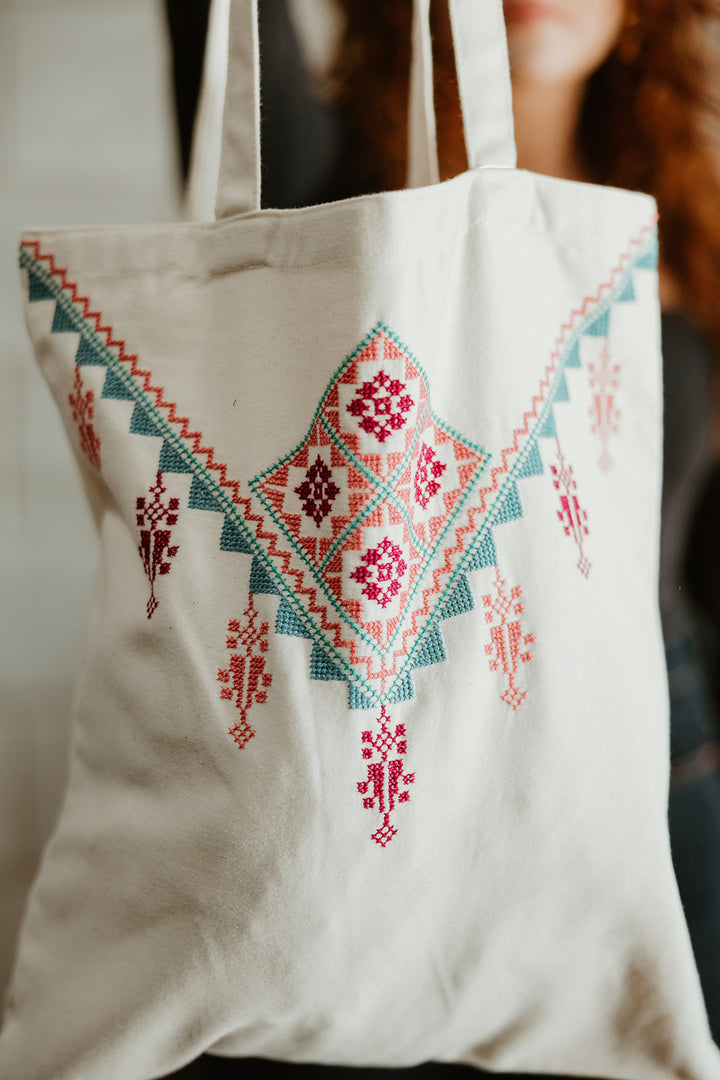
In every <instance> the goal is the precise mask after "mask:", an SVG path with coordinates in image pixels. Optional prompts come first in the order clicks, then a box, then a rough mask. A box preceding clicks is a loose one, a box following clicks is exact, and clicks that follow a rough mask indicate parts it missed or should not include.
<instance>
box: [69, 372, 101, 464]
mask: <svg viewBox="0 0 720 1080" xmlns="http://www.w3.org/2000/svg"><path fill="white" fill-rule="evenodd" d="M73 390H74V391H75V393H74V394H68V401H69V402H70V406H71V408H72V415H73V420H74V421H75V422H76V424H77V427H78V434H79V435H80V445H81V446H82V448H83V450H84V451H85V454H86V455H87V457H88V460H89V461H90V464H91V465H94V466H95V468H96V469H99V468H100V467H101V462H100V439H99V438H98V436H97V435H96V434H95V429H94V427H93V425H92V420H93V417H94V415H95V406H94V405H93V398H94V396H95V394H94V391H93V390H88V391H87V392H85V386H84V384H83V380H82V374H81V372H80V368H79V367H77V366H76V367H75V382H74V384H73Z"/></svg>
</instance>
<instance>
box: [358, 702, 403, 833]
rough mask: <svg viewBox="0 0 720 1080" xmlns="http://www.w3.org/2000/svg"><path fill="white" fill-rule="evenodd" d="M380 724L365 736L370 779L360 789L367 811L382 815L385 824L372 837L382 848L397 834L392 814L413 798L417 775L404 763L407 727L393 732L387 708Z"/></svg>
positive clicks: (360, 782)
mask: <svg viewBox="0 0 720 1080" xmlns="http://www.w3.org/2000/svg"><path fill="white" fill-rule="evenodd" d="M377 722H378V724H379V725H380V731H376V732H374V733H373V732H372V731H363V733H362V746H363V751H362V756H363V757H364V758H365V759H366V760H367V762H368V767H367V780H361V781H359V782H358V786H357V788H358V791H359V792H360V794H361V795H362V796H363V806H364V807H365V809H366V810H377V811H378V812H379V813H380V815H381V816H382V824H381V825H380V827H379V828H378V829H377V830H376V831H375V832H374V833H373V834H372V839H373V840H374V841H375V843H376V844H379V845H380V847H386V845H387V844H389V843H390V841H391V840H392V838H393V836H395V835H396V833H397V829H396V828H395V826H394V825H391V823H390V815H391V814H392V813H393V811H394V810H395V807H396V804H397V803H401V802H408V800H409V799H410V792H409V791H407V785H408V784H412V783H414V781H415V773H406V772H405V768H404V765H403V761H402V758H403V756H404V755H405V754H406V753H407V740H406V735H405V725H404V724H396V725H395V730H394V731H393V730H391V727H390V723H391V717H390V716H389V715H388V713H387V711H386V709H385V706H384V705H382V706H381V708H380V715H379V716H378V717H377ZM396 755H397V756H396ZM401 784H402V785H404V787H401Z"/></svg>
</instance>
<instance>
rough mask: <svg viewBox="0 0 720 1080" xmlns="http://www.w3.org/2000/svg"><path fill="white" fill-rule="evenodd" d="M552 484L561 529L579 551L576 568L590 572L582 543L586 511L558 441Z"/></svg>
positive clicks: (585, 572)
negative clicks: (556, 493) (558, 503)
mask: <svg viewBox="0 0 720 1080" xmlns="http://www.w3.org/2000/svg"><path fill="white" fill-rule="evenodd" d="M550 471H551V473H552V476H553V486H554V488H555V490H556V491H559V492H560V509H559V510H558V512H557V516H558V519H559V520H560V522H561V524H562V527H563V531H564V533H565V535H566V536H571V537H572V538H573V540H574V541H575V544H576V545H577V549H578V551H579V558H578V564H577V565H578V570H579V571H580V573H581V574H583V575H584V577H587V576H588V574H589V573H590V566H591V563H590V561H589V559H588V558H587V556H586V555H585V552H584V551H583V543H584V539H585V537H586V536H587V535H588V526H587V512H586V511H585V510H583V508H582V507H581V505H580V503H579V501H578V497H577V494H576V493H577V482H576V480H575V475H574V473H573V468H572V465H568V464H567V463H566V461H565V457H564V455H563V452H562V450H561V449H560V441H559V440H558V443H557V465H551V466H550Z"/></svg>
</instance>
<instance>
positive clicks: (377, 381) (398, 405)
mask: <svg viewBox="0 0 720 1080" xmlns="http://www.w3.org/2000/svg"><path fill="white" fill-rule="evenodd" d="M414 404H415V402H414V401H413V399H412V398H411V396H410V394H408V392H407V386H406V385H405V383H404V382H401V381H400V379H391V378H390V376H389V375H387V374H386V373H385V372H384V371H383V370H382V369H381V370H380V371H379V372H378V373H377V375H376V376H375V378H374V379H370V380H369V381H368V382H364V383H363V384H362V386H359V387H358V389H357V390H356V391H355V397H354V398H353V400H352V401H351V402H350V403H349V404H348V405H347V406H346V408H347V411H348V412H349V413H352V415H353V416H357V417H360V427H361V428H362V429H363V431H367V432H369V433H370V434H372V435H374V436H375V437H376V438H377V439H378V440H379V441H380V442H381V443H384V442H385V440H386V439H387V437H388V435H390V433H391V432H393V431H400V430H401V428H403V427H405V424H406V423H407V414H408V413H409V412H410V409H412V407H413V405H414Z"/></svg>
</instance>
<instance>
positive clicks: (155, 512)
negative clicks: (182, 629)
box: [135, 472, 180, 619]
mask: <svg viewBox="0 0 720 1080" xmlns="http://www.w3.org/2000/svg"><path fill="white" fill-rule="evenodd" d="M162 479H163V474H162V473H161V472H158V474H157V477H156V479H155V483H154V484H153V485H152V487H151V488H150V491H149V494H150V495H152V499H148V498H147V496H145V495H140V496H138V498H137V501H136V504H135V508H136V510H137V514H136V520H137V524H138V526H139V528H140V544H139V547H138V550H139V552H140V558H141V559H142V561H143V566H144V567H145V573H146V574H147V576H148V580H149V581H150V599H149V600H148V602H147V605H146V609H147V617H148V619H151V618H152V616H153V614H154V612H155V611H156V610H157V607H158V603H159V601H158V600H157V598H156V596H155V579H156V578H157V576H158V574H168V573H169V572H170V559H172V558H174V557H175V555H177V552H178V547H177V544H174V545H172V546H170V538H171V535H172V526H173V525H175V524H177V518H178V516H177V510H178V508H179V506H180V501H179V499H177V498H171V499H169V500H168V502H167V503H165V502H163V499H162V496H163V495H164V494H165V492H166V491H167V488H166V487H165V486H164V485H163V482H162ZM162 525H164V526H166V527H165V528H161V526H162Z"/></svg>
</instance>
